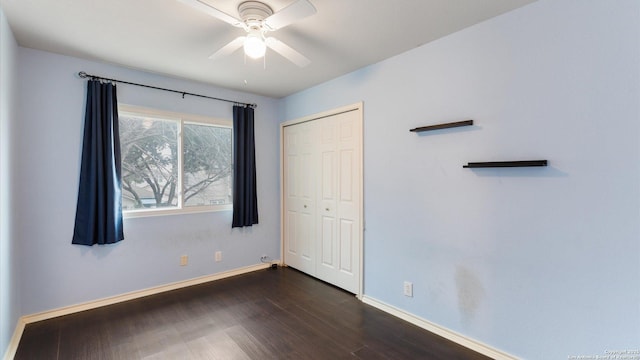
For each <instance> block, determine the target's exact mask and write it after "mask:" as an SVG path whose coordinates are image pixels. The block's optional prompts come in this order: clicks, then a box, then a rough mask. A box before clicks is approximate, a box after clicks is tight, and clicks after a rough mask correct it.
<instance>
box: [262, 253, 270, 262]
mask: <svg viewBox="0 0 640 360" xmlns="http://www.w3.org/2000/svg"><path fill="white" fill-rule="evenodd" d="M260 261H262V262H269V257H268V256H267V255H262V256H260Z"/></svg>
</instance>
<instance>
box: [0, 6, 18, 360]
mask: <svg viewBox="0 0 640 360" xmlns="http://www.w3.org/2000/svg"><path fill="white" fill-rule="evenodd" d="M17 68H18V46H17V44H16V41H15V39H14V37H13V34H12V32H11V29H10V28H9V24H8V23H7V19H6V17H5V15H4V12H3V11H2V8H0V355H2V354H4V353H5V351H6V349H7V347H8V345H9V341H10V340H11V336H12V335H13V332H14V329H15V327H16V324H17V322H18V318H19V317H20V315H21V308H20V291H19V278H18V272H17V264H16V261H15V259H16V258H17V253H18V250H17V241H15V238H14V237H13V223H12V218H13V215H12V214H13V210H14V203H13V201H12V194H11V191H10V188H11V183H12V173H13V172H12V170H13V168H14V166H15V165H14V164H15V162H14V161H13V160H12V155H13V153H14V152H13V151H12V150H13V143H14V142H13V136H12V135H13V129H14V124H15V119H16V108H17V106H16V97H15V89H16V82H17V79H16V72H17Z"/></svg>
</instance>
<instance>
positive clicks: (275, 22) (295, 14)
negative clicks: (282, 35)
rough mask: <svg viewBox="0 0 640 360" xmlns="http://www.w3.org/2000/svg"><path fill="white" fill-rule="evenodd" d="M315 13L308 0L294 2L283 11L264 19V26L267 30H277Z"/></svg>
mask: <svg viewBox="0 0 640 360" xmlns="http://www.w3.org/2000/svg"><path fill="white" fill-rule="evenodd" d="M315 13H316V8H315V7H314V6H313V4H311V3H310V2H309V0H296V1H295V2H293V3H291V4H289V5H287V7H285V8H284V9H282V10H280V11H278V12H277V13H275V14H273V15H271V16H269V17H268V18H266V19H265V20H264V24H265V25H266V26H267V27H268V28H269V30H277V29H281V28H283V27H285V26H287V25H289V24H291V23H294V22H296V21H298V20H300V19H303V18H306V17H307V16H310V15H313V14H315Z"/></svg>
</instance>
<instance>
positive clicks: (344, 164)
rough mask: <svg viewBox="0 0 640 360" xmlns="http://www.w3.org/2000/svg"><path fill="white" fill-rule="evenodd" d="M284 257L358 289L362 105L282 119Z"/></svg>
mask: <svg viewBox="0 0 640 360" xmlns="http://www.w3.org/2000/svg"><path fill="white" fill-rule="evenodd" d="M282 135H283V147H282V151H283V157H282V158H283V174H282V185H283V187H282V189H283V202H284V204H283V252H284V263H285V264H286V265H288V266H291V267H294V268H296V269H298V270H301V271H303V272H306V273H307V274H310V275H312V276H315V277H317V278H319V279H321V280H324V281H326V282H328V283H331V284H333V285H336V286H338V287H341V288H343V289H345V290H347V291H350V292H353V293H356V294H359V293H360V291H361V289H360V283H361V261H362V259H361V256H362V109H361V107H358V108H355V109H354V108H350V109H348V110H341V111H336V112H334V113H333V114H321V116H318V117H317V118H307V119H302V120H300V121H294V122H292V123H290V124H287V123H285V124H283V130H282Z"/></svg>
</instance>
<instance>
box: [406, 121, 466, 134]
mask: <svg viewBox="0 0 640 360" xmlns="http://www.w3.org/2000/svg"><path fill="white" fill-rule="evenodd" d="M469 125H473V120H464V121H456V122H452V123H446V124H437V125H429V126H422V127H417V128H415V129H411V130H409V131H411V132H422V131H431V130H440V129H449V128H455V127H460V126H469Z"/></svg>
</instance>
